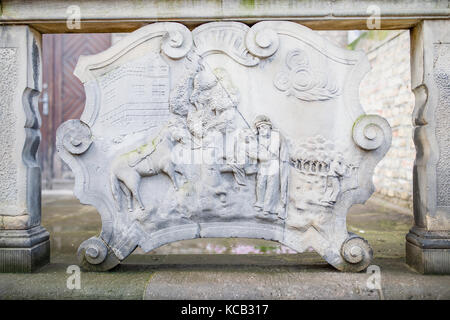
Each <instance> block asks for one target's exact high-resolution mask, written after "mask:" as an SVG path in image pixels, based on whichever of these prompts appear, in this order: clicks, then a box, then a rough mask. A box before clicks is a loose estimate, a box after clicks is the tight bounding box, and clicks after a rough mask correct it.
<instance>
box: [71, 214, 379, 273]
mask: <svg viewBox="0 0 450 320" xmlns="http://www.w3.org/2000/svg"><path fill="white" fill-rule="evenodd" d="M231 230H232V231H231ZM287 233H288V234H285V232H284V231H283V229H282V228H268V227H267V226H264V225H257V224H248V225H235V224H230V226H225V225H224V224H223V223H221V224H220V225H214V223H203V224H198V225H192V226H183V227H176V228H170V229H169V230H161V232H159V233H158V234H156V235H155V236H154V237H152V239H148V240H146V241H144V242H142V243H141V244H140V247H141V248H142V249H143V250H144V251H145V252H149V251H151V250H153V249H156V248H158V247H160V246H162V245H165V244H168V243H171V242H175V241H181V240H190V239H196V238H223V237H232V238H235V237H236V238H258V239H265V240H272V241H277V242H278V243H280V244H282V245H286V246H288V247H290V248H291V249H293V250H295V251H297V252H300V253H301V252H304V251H305V250H306V249H308V248H310V247H311V246H309V245H307V243H316V242H318V241H319V242H320V244H321V245H320V246H315V247H314V249H315V250H316V251H317V252H318V253H319V254H320V255H321V256H322V257H323V258H324V259H325V260H326V261H327V262H328V263H329V264H331V265H332V266H333V267H335V268H336V269H338V270H340V271H345V272H359V271H362V270H365V269H366V268H367V267H368V266H369V265H370V263H371V261H372V258H373V252H372V248H371V247H370V245H369V243H368V242H367V241H366V240H365V239H363V238H361V237H359V236H357V235H355V234H352V233H349V234H348V238H347V239H345V241H344V242H343V243H341V244H339V243H337V244H336V243H335V242H331V241H327V240H326V239H324V238H323V237H322V236H321V235H320V234H319V233H317V232H315V231H314V230H311V231H310V232H306V233H304V234H303V235H299V234H298V232H296V231H291V232H287ZM290 239H291V240H290ZM135 248H136V245H135V243H134V242H133V241H130V242H128V246H127V245H125V246H123V247H121V248H120V250H118V249H116V248H110V247H108V246H107V245H106V243H105V241H103V240H102V239H101V238H98V237H93V238H90V239H88V240H86V241H84V242H83V243H82V244H81V245H80V247H79V249H78V261H79V264H80V266H81V267H82V268H83V269H84V270H86V271H107V270H110V269H112V268H114V267H115V266H117V265H118V264H119V263H120V262H121V261H123V260H125V259H126V257H127V256H128V255H129V254H131V253H132V252H133V251H134V249H135ZM124 253H125V254H126V256H124V255H123V254H124ZM116 254H117V255H116ZM118 256H119V257H121V258H119V257H118Z"/></svg>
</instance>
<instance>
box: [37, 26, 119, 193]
mask: <svg viewBox="0 0 450 320" xmlns="http://www.w3.org/2000/svg"><path fill="white" fill-rule="evenodd" d="M110 46H111V34H105V33H103V34H45V35H43V48H42V51H43V52H42V57H43V94H42V95H41V102H40V104H39V108H40V112H41V117H42V127H41V133H42V141H41V145H40V149H39V159H40V164H41V168H42V177H43V188H47V189H53V188H58V187H63V186H64V185H70V184H71V183H72V181H73V176H72V172H71V171H70V169H69V168H68V167H67V166H66V165H65V164H64V163H63V162H62V161H61V159H60V158H59V157H58V155H57V154H56V150H55V139H56V129H57V128H58V126H59V125H60V124H61V123H63V122H64V121H66V120H69V119H77V118H79V117H80V115H81V113H82V112H83V109H84V103H85V95H84V88H83V85H82V83H81V82H80V81H79V80H78V78H76V77H75V76H74V75H73V70H74V68H75V65H76V63H77V61H78V57H79V56H80V55H90V54H95V53H98V52H101V51H104V50H105V49H107V48H109V47H110ZM46 86H47V88H45V87H46ZM45 90H46V92H47V96H48V108H47V107H46V106H45V103H44V101H43V100H45Z"/></svg>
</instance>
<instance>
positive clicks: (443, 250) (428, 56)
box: [406, 20, 450, 274]
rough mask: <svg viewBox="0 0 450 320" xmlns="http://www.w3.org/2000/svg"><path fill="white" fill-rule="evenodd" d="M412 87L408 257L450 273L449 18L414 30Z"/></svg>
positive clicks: (424, 268) (426, 268) (418, 265)
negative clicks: (412, 158)
mask: <svg viewBox="0 0 450 320" xmlns="http://www.w3.org/2000/svg"><path fill="white" fill-rule="evenodd" d="M411 81H412V83H411V87H412V88H414V89H413V91H414V94H415V100H416V103H415V109H414V113H413V122H414V126H415V129H414V143H415V146H416V160H415V163H414V172H413V174H414V175H413V177H414V191H413V193H414V226H413V227H412V228H411V230H410V232H409V233H408V235H407V236H406V261H407V263H408V264H409V265H410V266H411V267H413V268H414V269H416V270H417V271H419V272H421V273H447V274H448V273H450V20H425V21H423V22H421V23H420V24H419V25H417V26H416V27H415V28H414V29H413V30H412V33H411Z"/></svg>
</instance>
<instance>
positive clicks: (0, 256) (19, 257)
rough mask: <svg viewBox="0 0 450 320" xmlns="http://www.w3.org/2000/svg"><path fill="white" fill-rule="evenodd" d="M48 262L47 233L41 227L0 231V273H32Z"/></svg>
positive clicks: (48, 246) (48, 242)
mask: <svg viewBox="0 0 450 320" xmlns="http://www.w3.org/2000/svg"><path fill="white" fill-rule="evenodd" d="M49 262H50V240H49V233H48V232H47V230H45V229H44V228H43V227H41V226H37V227H34V228H31V229H28V230H0V272H32V271H34V270H36V269H38V268H40V267H42V266H44V265H46V264H47V263H49Z"/></svg>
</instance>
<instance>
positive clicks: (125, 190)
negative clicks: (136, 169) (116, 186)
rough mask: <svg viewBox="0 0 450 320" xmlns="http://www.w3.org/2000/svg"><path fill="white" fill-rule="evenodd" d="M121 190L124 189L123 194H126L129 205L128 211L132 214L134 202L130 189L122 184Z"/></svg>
mask: <svg viewBox="0 0 450 320" xmlns="http://www.w3.org/2000/svg"><path fill="white" fill-rule="evenodd" d="M120 188H121V189H122V191H123V193H125V196H126V197H127V204H128V211H130V212H132V211H133V207H132V206H133V202H132V199H131V192H130V189H128V187H127V186H126V185H125V184H124V183H122V182H121V183H120Z"/></svg>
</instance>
